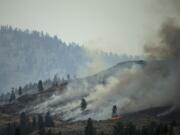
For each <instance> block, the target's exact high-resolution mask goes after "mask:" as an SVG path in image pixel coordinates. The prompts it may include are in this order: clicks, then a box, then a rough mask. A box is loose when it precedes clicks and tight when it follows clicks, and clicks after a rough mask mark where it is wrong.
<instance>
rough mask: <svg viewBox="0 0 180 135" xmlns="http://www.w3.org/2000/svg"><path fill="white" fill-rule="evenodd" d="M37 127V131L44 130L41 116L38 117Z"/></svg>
mask: <svg viewBox="0 0 180 135" xmlns="http://www.w3.org/2000/svg"><path fill="white" fill-rule="evenodd" d="M38 127H39V129H42V128H44V121H43V117H42V115H41V114H39V115H38Z"/></svg>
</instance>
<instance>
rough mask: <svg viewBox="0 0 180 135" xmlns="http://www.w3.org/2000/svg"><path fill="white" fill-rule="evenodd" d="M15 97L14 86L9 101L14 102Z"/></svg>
mask: <svg viewBox="0 0 180 135" xmlns="http://www.w3.org/2000/svg"><path fill="white" fill-rule="evenodd" d="M15 99H16V95H15V92H14V88H13V89H12V91H11V95H10V99H9V101H10V102H12V101H14V100H15Z"/></svg>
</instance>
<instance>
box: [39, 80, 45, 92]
mask: <svg viewBox="0 0 180 135" xmlns="http://www.w3.org/2000/svg"><path fill="white" fill-rule="evenodd" d="M38 90H39V91H43V90H44V88H43V83H42V80H39V82H38Z"/></svg>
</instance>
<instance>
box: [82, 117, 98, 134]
mask: <svg viewBox="0 0 180 135" xmlns="http://www.w3.org/2000/svg"><path fill="white" fill-rule="evenodd" d="M85 135H96V131H95V128H94V127H93V123H92V120H91V118H89V119H88V121H87V126H86V127H85Z"/></svg>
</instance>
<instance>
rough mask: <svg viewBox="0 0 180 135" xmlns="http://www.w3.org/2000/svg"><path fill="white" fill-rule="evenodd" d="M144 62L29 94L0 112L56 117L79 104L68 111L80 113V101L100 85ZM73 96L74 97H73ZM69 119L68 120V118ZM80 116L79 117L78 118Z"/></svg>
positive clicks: (107, 70)
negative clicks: (23, 112)
mask: <svg viewBox="0 0 180 135" xmlns="http://www.w3.org/2000/svg"><path fill="white" fill-rule="evenodd" d="M143 65H144V61H128V62H122V63H119V64H117V65H115V66H113V67H111V68H108V69H106V70H104V71H102V72H99V73H97V74H95V75H92V76H88V77H85V78H80V79H73V80H69V81H68V82H67V83H61V84H59V85H58V86H52V87H50V88H48V89H46V90H45V91H43V92H36V93H27V94H24V95H22V96H20V97H19V98H17V99H16V100H15V101H14V102H12V103H10V104H6V105H1V106H0V112H2V113H10V114H18V113H19V112H21V111H27V112H31V113H45V112H47V111H51V112H52V113H53V114H54V115H58V114H66V115H67V116H68V113H67V112H65V109H61V108H66V107H67V106H68V104H71V103H72V102H74V103H75V102H78V104H77V106H74V107H73V108H69V110H67V111H72V112H73V111H77V110H78V111H79V101H80V100H81V98H82V97H84V96H85V97H86V96H87V95H89V94H90V93H91V92H92V93H93V89H95V87H96V86H98V85H102V86H103V85H106V83H108V79H109V78H111V77H115V76H120V75H121V74H122V73H123V72H124V71H126V70H128V69H131V68H132V67H134V66H138V67H142V66H143ZM72 94H73V95H72ZM67 116H64V118H62V117H61V118H60V119H74V118H75V117H76V116H73V115H72V116H70V115H69V116H68V117H67ZM66 117H67V118H66ZM73 117H74V118H73ZM78 117H79V116H77V118H78Z"/></svg>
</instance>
